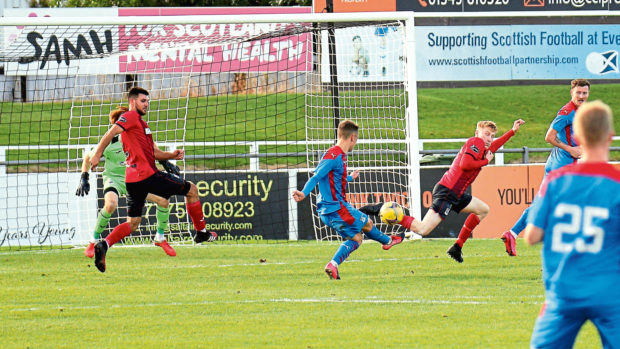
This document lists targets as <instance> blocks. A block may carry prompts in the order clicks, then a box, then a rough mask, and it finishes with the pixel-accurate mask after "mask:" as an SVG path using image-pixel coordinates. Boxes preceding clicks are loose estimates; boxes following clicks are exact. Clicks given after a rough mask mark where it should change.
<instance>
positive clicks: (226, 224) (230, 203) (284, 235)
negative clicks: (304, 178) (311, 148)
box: [98, 172, 289, 243]
mask: <svg viewBox="0 0 620 349" xmlns="http://www.w3.org/2000/svg"><path fill="white" fill-rule="evenodd" d="M185 179H186V180H188V181H191V182H193V183H194V184H195V185H196V187H197V188H198V196H199V197H200V201H201V203H202V213H203V216H204V218H205V223H206V227H205V228H206V229H207V230H208V231H215V232H216V233H217V234H218V240H221V241H231V242H235V241H239V242H241V241H248V240H266V239H279V240H288V238H289V234H288V229H289V215H288V211H289V207H288V192H289V190H288V174H287V173H281V172H274V173H265V172H243V173H226V172H219V173H188V174H186V175H185ZM98 183H99V184H98V188H99V195H100V197H102V196H101V195H102V194H103V193H102V191H101V188H102V182H101V180H99V181H98ZM102 205H103V202H102V200H100V202H99V208H102V207H103V206H102ZM126 205H127V200H126V198H124V197H121V198H119V208H118V210H117V214H115V217H116V218H113V219H111V220H110V227H111V228H113V227H114V226H116V225H117V224H119V223H122V222H124V221H125V219H126V217H127V208H126ZM155 209H156V207H155V204H153V203H150V202H147V203H146V205H145V210H144V215H143V217H144V219H143V220H142V223H141V224H140V228H139V231H137V232H136V233H134V234H132V237H134V238H133V241H132V242H134V243H150V240H151V236H153V235H154V234H155V233H156V232H157V222H156V218H155ZM169 229H170V233H171V234H172V235H173V237H172V238H169V240H171V241H174V240H177V239H184V240H188V239H191V237H190V235H189V234H188V233H187V232H188V231H192V232H193V231H194V227H193V225H192V223H191V220H190V219H189V217H188V214H187V208H186V204H185V201H184V198H183V197H182V196H173V197H172V198H171V199H170V221H169ZM265 229H268V230H265ZM144 236H146V238H144ZM132 237H129V239H132ZM138 237H139V238H138ZM136 239H142V240H144V241H142V240H140V241H138V240H136Z"/></svg>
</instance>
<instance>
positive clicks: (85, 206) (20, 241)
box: [0, 173, 97, 247]
mask: <svg viewBox="0 0 620 349" xmlns="http://www.w3.org/2000/svg"><path fill="white" fill-rule="evenodd" d="M79 182H80V173H17V174H13V173H10V174H4V175H0V197H2V198H3V199H2V200H0V247H3V246H50V245H79V244H85V243H87V242H88V241H89V240H90V238H91V236H92V230H93V227H94V225H93V224H92V222H94V221H95V220H96V218H97V195H96V191H93V192H91V193H90V195H89V196H86V197H78V196H76V195H75V190H76V188H77V185H78V184H79Z"/></svg>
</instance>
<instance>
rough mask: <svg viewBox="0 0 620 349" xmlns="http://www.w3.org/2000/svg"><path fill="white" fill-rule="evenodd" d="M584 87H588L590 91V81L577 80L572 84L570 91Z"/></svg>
mask: <svg viewBox="0 0 620 349" xmlns="http://www.w3.org/2000/svg"><path fill="white" fill-rule="evenodd" d="M577 86H579V87H584V86H588V90H589V89H590V81H588V80H586V79H575V80H573V81H571V82H570V89H571V90H572V89H574V88H575V87H577Z"/></svg>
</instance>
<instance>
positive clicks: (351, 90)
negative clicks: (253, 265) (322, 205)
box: [0, 22, 410, 248]
mask: <svg viewBox="0 0 620 349" xmlns="http://www.w3.org/2000/svg"><path fill="white" fill-rule="evenodd" d="M331 29H333V30H334V33H335V40H336V45H335V47H336V51H335V54H334V55H333V56H332V57H335V58H336V62H337V63H336V68H337V70H338V71H337V72H336V74H337V76H336V78H335V79H334V78H333V72H334V71H333V70H334V69H333V67H330V61H329V57H328V56H329V54H328V53H329V47H328V46H327V42H328V41H329V40H328V36H327V35H328V32H330V31H331ZM3 39H4V49H3V50H2V51H1V52H0V61H1V62H2V63H3V64H4V73H5V74H4V75H2V76H0V78H1V79H2V86H3V90H2V92H3V93H2V98H3V102H2V104H1V108H2V109H1V110H0V111H1V113H2V114H1V115H2V119H1V122H0V171H1V172H2V175H0V181H1V182H2V183H0V184H1V185H0V187H1V188H0V197H2V198H3V199H1V200H0V229H2V230H1V231H0V234H1V236H0V247H1V246H9V247H10V248H12V247H31V248H40V247H45V246H72V245H79V244H84V243H86V242H88V241H89V240H91V239H92V232H93V228H94V224H95V220H96V216H97V212H98V210H100V209H102V207H103V204H104V201H103V187H104V184H103V181H104V178H102V176H101V174H100V172H97V174H95V175H91V180H90V182H91V183H90V184H91V188H93V190H91V193H90V194H89V195H88V196H86V197H78V196H76V195H75V190H76V188H77V185H78V184H79V178H80V172H81V165H82V159H83V156H84V154H86V153H88V152H89V151H90V150H91V149H92V148H93V147H94V146H95V145H96V144H97V142H98V141H99V140H100V139H101V137H102V136H103V135H104V134H105V132H106V131H107V130H108V128H109V127H110V122H109V119H108V114H109V112H110V111H111V110H113V109H115V108H116V107H117V106H119V105H125V106H126V105H127V101H126V99H127V98H126V91H127V90H128V89H129V88H130V87H131V86H140V87H143V88H145V89H147V90H149V92H150V97H151V104H150V107H149V112H148V113H147V115H145V116H144V119H145V121H146V122H147V123H148V125H149V127H150V129H151V130H152V131H153V138H154V140H155V142H156V143H157V145H158V146H159V147H160V148H162V149H164V150H172V149H177V148H183V149H185V154H186V156H185V159H184V160H183V161H178V162H176V164H177V165H178V166H179V167H180V168H181V171H182V176H183V177H184V178H185V179H187V180H190V181H192V182H193V183H195V184H196V185H197V188H198V191H199V195H200V199H201V203H202V208H203V213H204V216H205V220H206V222H207V229H209V230H213V231H216V232H218V234H219V236H220V238H219V241H224V242H234V243H248V242H254V241H263V242H267V243H271V242H274V243H275V242H282V241H291V240H298V239H315V238H317V239H332V238H334V237H336V235H335V234H334V232H332V231H330V230H328V229H327V228H325V227H324V226H323V224H322V223H321V222H320V221H319V220H318V217H317V216H316V215H315V214H313V213H312V212H313V211H314V210H313V208H315V206H316V197H315V196H313V197H312V199H311V200H305V201H304V202H301V203H299V204H297V203H295V202H294V201H293V200H292V199H291V196H290V192H291V191H292V190H293V189H301V188H302V187H303V185H304V183H305V182H306V180H307V179H308V177H309V176H311V175H312V172H311V170H312V169H313V168H314V167H316V165H317V164H318V161H319V160H320V157H321V155H322V153H324V152H325V150H327V149H328V148H329V147H330V146H331V145H333V144H334V141H335V125H336V124H337V122H338V121H339V120H344V119H351V120H353V121H355V122H357V123H358V124H359V125H360V127H361V130H360V142H359V144H358V146H357V148H356V150H355V151H354V152H353V153H351V154H349V160H348V166H349V169H350V171H353V170H360V171H361V175H360V176H359V178H358V179H357V180H356V181H353V182H352V183H350V184H349V186H348V193H349V194H348V196H347V199H348V200H349V201H350V202H352V203H353V204H354V205H355V206H360V205H363V204H364V203H367V202H378V201H385V200H388V199H389V200H391V201H397V202H400V203H402V204H403V205H405V206H406V205H407V189H406V187H407V176H408V171H409V169H408V168H409V167H408V166H409V162H410V159H409V156H408V151H409V149H408V146H407V143H406V139H407V134H406V132H405V130H406V123H407V120H406V117H407V115H406V112H405V111H406V107H407V93H406V88H407V84H406V83H405V82H404V80H403V77H404V76H406V72H405V70H404V69H405V67H404V62H405V61H406V57H405V54H404V52H405V48H404V35H403V29H402V23H399V22H394V23H335V24H330V25H327V24H316V23H314V24H312V23H301V24H291V23H269V24H251V23H249V24H248V23H246V24H217V25H215V24H191V25H175V24H169V25H134V26H123V25H120V26H112V25H109V26H92V27H88V26H37V27H28V26H22V27H14V28H13V27H12V28H8V27H7V28H5V30H4V38H3ZM332 63H333V62H332ZM330 74H332V75H330ZM335 81H339V82H335ZM334 88H335V90H334ZM335 103H336V104H335ZM99 170H101V168H100V169H99ZM170 203H171V206H170V208H171V211H170V223H169V226H168V231H167V237H168V240H169V241H175V242H179V243H181V242H191V231H192V225H191V221H190V220H189V218H188V215H187V211H186V207H185V203H184V201H183V197H173V198H171V200H170ZM154 212H155V210H154V206H153V205H152V204H147V205H146V209H145V215H144V219H143V221H142V224H141V227H140V228H139V230H138V231H136V232H134V233H132V235H131V237H130V238H129V239H126V240H125V243H141V244H142V243H150V241H151V239H152V237H153V234H154V233H155V227H156V219H155V215H154ZM126 214H127V206H126V199H125V197H124V196H121V197H120V199H119V205H118V208H117V210H116V212H115V213H114V214H113V215H112V217H113V218H112V220H111V221H110V225H109V229H108V230H107V231H106V232H104V234H103V236H105V235H106V234H107V233H108V232H109V231H110V229H112V228H113V227H114V226H116V225H117V224H119V223H120V222H123V221H124V220H125V218H124V217H126ZM385 229H388V228H385Z"/></svg>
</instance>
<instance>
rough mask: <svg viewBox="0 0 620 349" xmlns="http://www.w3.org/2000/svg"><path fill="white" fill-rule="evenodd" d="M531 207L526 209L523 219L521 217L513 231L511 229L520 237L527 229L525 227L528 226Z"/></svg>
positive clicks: (522, 214) (522, 215)
mask: <svg viewBox="0 0 620 349" xmlns="http://www.w3.org/2000/svg"><path fill="white" fill-rule="evenodd" d="M530 207H531V206H530ZM530 207H528V208H526V209H525V211H523V213H521V217H519V220H518V221H517V223H515V225H514V226H513V227H512V229H510V230H512V232H513V233H515V234H517V235H519V234H521V232H522V231H523V230H524V229H525V226H526V225H527V215H528V213H529V212H530Z"/></svg>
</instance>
